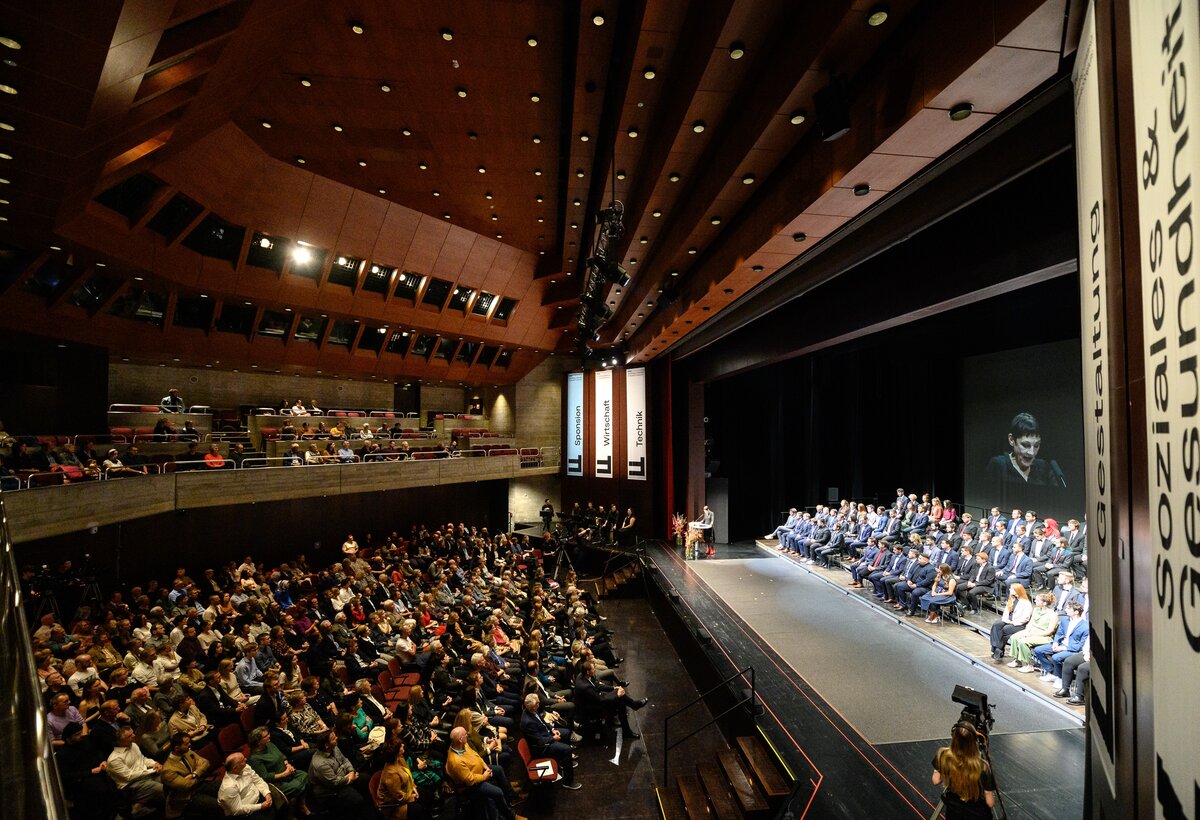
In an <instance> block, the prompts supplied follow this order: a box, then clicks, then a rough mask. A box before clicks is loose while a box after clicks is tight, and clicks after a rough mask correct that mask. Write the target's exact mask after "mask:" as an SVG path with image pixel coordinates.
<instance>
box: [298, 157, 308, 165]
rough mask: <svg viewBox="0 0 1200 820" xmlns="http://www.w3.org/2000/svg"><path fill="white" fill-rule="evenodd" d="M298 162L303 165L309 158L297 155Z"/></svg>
mask: <svg viewBox="0 0 1200 820" xmlns="http://www.w3.org/2000/svg"><path fill="white" fill-rule="evenodd" d="M296 162H297V164H299V165H303V164H304V163H306V162H308V160H306V159H305V158H304V157H296Z"/></svg>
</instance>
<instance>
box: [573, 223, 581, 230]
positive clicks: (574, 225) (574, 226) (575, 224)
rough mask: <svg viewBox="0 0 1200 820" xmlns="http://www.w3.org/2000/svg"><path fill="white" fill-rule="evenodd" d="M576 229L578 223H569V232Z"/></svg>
mask: <svg viewBox="0 0 1200 820" xmlns="http://www.w3.org/2000/svg"><path fill="white" fill-rule="evenodd" d="M578 227H579V223H578V222H572V223H571V230H575V229H577V228H578Z"/></svg>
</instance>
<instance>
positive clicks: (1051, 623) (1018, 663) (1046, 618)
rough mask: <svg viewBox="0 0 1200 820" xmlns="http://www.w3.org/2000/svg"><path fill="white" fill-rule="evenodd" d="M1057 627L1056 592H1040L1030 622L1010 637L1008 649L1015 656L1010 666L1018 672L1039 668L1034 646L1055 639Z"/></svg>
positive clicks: (1034, 600) (1034, 602)
mask: <svg viewBox="0 0 1200 820" xmlns="http://www.w3.org/2000/svg"><path fill="white" fill-rule="evenodd" d="M1057 629H1058V613H1057V612H1055V611H1054V593H1053V592H1039V593H1038V595H1037V597H1036V598H1034V599H1033V616H1032V617H1031V618H1030V619H1029V623H1027V624H1026V625H1025V628H1024V629H1022V630H1021V631H1020V632H1018V633H1016V634H1015V635H1013V636H1011V637H1010V638H1009V639H1008V649H1009V652H1010V653H1011V654H1012V656H1013V660H1012V662H1011V663H1009V666H1010V667H1012V668H1014V669H1016V670H1017V671H1018V672H1032V671H1033V670H1035V669H1037V667H1036V666H1034V664H1033V648H1034V647H1035V646H1041V645H1042V644H1044V643H1050V641H1052V640H1054V633H1055V631H1056V630H1057ZM1018 667H1019V668H1018Z"/></svg>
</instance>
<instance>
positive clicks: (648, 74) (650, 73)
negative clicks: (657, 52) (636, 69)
mask: <svg viewBox="0 0 1200 820" xmlns="http://www.w3.org/2000/svg"><path fill="white" fill-rule="evenodd" d="M642 76H643V77H645V78H646V79H647V80H653V79H654V78H655V77H656V76H658V73H657V72H656V71H655V70H654V66H652V65H648V66H646V67H645V68H643V69H642Z"/></svg>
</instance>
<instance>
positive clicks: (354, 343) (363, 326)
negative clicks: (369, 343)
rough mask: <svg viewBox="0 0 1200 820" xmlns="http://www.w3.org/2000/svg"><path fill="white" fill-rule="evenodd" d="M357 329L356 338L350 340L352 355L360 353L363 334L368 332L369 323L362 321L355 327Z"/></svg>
mask: <svg viewBox="0 0 1200 820" xmlns="http://www.w3.org/2000/svg"><path fill="white" fill-rule="evenodd" d="M355 328H356V330H355V331H354V338H353V339H351V340H350V352H351V353H352V354H353V353H357V352H358V344H359V342H361V341H362V337H363V334H364V333H366V331H367V323H366V322H361V321H360V322H359V323H358V324H356V325H355Z"/></svg>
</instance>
